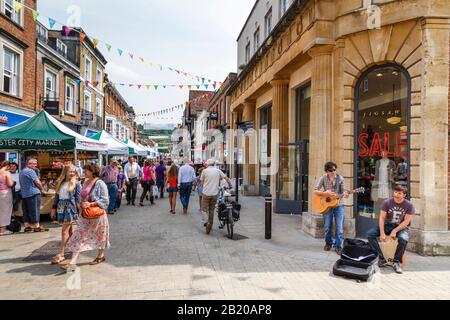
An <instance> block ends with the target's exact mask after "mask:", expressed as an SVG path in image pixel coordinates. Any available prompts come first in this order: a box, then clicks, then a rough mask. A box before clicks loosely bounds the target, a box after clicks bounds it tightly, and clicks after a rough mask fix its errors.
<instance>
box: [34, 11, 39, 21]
mask: <svg viewBox="0 0 450 320" xmlns="http://www.w3.org/2000/svg"><path fill="white" fill-rule="evenodd" d="M38 17H39V12H37V11H36V10H33V20H34V21H36V20H37V18H38Z"/></svg>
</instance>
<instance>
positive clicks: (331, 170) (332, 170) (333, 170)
mask: <svg viewBox="0 0 450 320" xmlns="http://www.w3.org/2000/svg"><path fill="white" fill-rule="evenodd" d="M327 172H336V169H329V170H327Z"/></svg>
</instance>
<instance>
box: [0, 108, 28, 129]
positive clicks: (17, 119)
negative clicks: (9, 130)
mask: <svg viewBox="0 0 450 320" xmlns="http://www.w3.org/2000/svg"><path fill="white" fill-rule="evenodd" d="M28 119H29V117H26V116H22V115H19V114H15V113H11V112H6V111H3V110H0V127H14V126H16V125H18V124H21V123H22V122H25V121H27V120H28Z"/></svg>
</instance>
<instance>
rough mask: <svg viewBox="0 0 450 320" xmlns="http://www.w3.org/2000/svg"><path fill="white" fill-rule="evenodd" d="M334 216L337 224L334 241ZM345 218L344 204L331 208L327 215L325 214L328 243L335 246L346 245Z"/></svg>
mask: <svg viewBox="0 0 450 320" xmlns="http://www.w3.org/2000/svg"><path fill="white" fill-rule="evenodd" d="M333 218H334V222H335V225H336V231H335V236H336V241H335V242H334V243H333V233H332V227H333ZM344 218H345V210H344V206H339V207H337V208H334V209H331V210H330V211H329V212H328V213H327V214H326V215H324V216H323V219H324V224H325V242H326V244H328V245H330V246H333V247H334V248H342V247H343V245H344Z"/></svg>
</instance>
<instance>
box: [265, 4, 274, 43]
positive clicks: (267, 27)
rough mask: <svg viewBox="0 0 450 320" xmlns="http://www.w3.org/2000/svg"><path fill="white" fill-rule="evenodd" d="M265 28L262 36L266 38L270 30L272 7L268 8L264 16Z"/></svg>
mask: <svg viewBox="0 0 450 320" xmlns="http://www.w3.org/2000/svg"><path fill="white" fill-rule="evenodd" d="M264 23H265V29H264V36H265V37H266V38H267V37H268V36H269V34H270V33H271V32H272V8H270V10H269V12H268V13H267V14H266V17H265V18H264Z"/></svg>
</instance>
